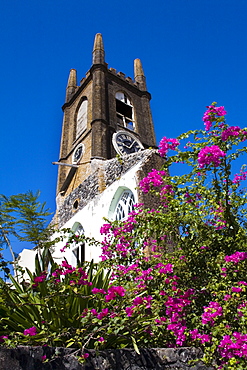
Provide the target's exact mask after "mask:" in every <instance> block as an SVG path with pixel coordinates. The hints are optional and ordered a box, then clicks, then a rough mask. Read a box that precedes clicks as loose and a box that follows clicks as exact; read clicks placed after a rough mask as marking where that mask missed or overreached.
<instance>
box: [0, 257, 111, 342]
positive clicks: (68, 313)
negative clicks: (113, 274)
mask: <svg viewBox="0 0 247 370" xmlns="http://www.w3.org/2000/svg"><path fill="white" fill-rule="evenodd" d="M47 254H48V256H47ZM47 258H49V273H47V272H46V271H44V270H43V267H44V265H45V264H46V262H47ZM45 261H46V262H45ZM84 268H85V272H86V275H87V279H85V280H84V281H83V283H84V282H86V284H85V285H83V284H81V285H79V284H77V283H78V280H79V278H78V276H81V274H80V271H81V270H82V268H79V267H78V268H77V269H74V270H73V272H72V273H70V274H67V275H66V274H65V275H64V276H63V278H62V279H61V280H60V279H59V278H58V274H57V273H56V271H57V272H59V271H61V267H59V266H58V265H57V264H56V263H55V262H54V261H53V259H52V256H51V254H50V253H49V251H48V252H47V251H44V252H43V254H42V255H41V256H39V255H37V257H36V270H35V273H34V274H32V273H31V272H30V271H28V273H29V276H30V282H29V283H27V281H22V282H21V283H19V282H18V281H17V280H16V279H15V278H14V277H12V276H11V275H10V280H11V283H6V282H4V281H3V280H2V279H0V290H1V292H2V294H1V304H0V317H1V324H0V335H6V334H8V335H9V337H10V338H11V340H7V343H11V344H12V345H13V344H15V345H16V344H19V343H22V344H32V345H39V344H48V345H51V346H63V345H65V346H75V347H78V346H81V343H82V342H81V339H80V338H81V336H84V335H85V334H84V332H85V331H86V328H85V327H84V325H83V322H82V320H81V314H82V312H83V311H87V310H89V309H90V308H93V307H96V308H97V309H100V308H101V303H100V302H99V304H98V306H97V305H95V302H93V299H92V298H93V296H92V293H91V290H92V288H95V287H96V288H99V289H107V288H108V285H109V278H110V272H108V273H105V272H104V270H103V269H102V268H100V267H99V266H98V265H97V264H94V263H93V262H91V263H87V264H85V266H84ZM64 271H66V270H64ZM42 273H43V275H42ZM40 275H41V276H44V279H38V280H37V277H39V276H40ZM53 275H54V276H53ZM72 279H73V283H71V281H72ZM37 281H38V283H37ZM89 281H90V284H87V282H89ZM32 327H36V328H37V331H38V334H37V335H35V336H29V335H24V334H23V333H24V330H25V329H28V328H32Z"/></svg>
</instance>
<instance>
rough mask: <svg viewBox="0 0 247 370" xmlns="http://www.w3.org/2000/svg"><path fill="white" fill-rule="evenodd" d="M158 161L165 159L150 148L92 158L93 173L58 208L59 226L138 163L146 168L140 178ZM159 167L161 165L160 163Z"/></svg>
mask: <svg viewBox="0 0 247 370" xmlns="http://www.w3.org/2000/svg"><path fill="white" fill-rule="evenodd" d="M157 161H158V162H159V164H161V163H160V162H161V161H163V159H162V158H161V157H160V156H159V155H158V154H157V153H156V150H149V149H147V150H143V151H141V152H138V153H134V154H129V155H127V156H123V157H122V158H121V159H118V158H113V159H110V160H97V159H94V160H92V162H91V167H92V174H91V175H89V176H88V178H87V179H86V180H85V181H83V182H82V183H81V184H80V185H79V186H78V187H77V188H76V189H75V190H73V191H72V192H71V193H70V194H69V195H68V196H67V197H66V198H65V200H64V203H63V205H61V207H60V208H59V210H58V223H59V227H62V226H63V225H64V224H65V223H66V222H67V221H68V220H69V219H70V218H71V217H72V216H73V215H74V214H75V213H76V212H78V211H79V210H81V209H82V208H84V207H85V205H86V204H88V203H89V202H90V201H91V200H93V199H94V198H95V197H96V196H97V195H99V194H100V193H102V192H103V190H104V189H105V188H107V187H108V186H110V185H111V184H112V183H113V182H114V181H116V180H118V179H119V178H120V177H121V176H122V175H123V174H125V173H126V172H127V171H128V170H129V169H130V168H132V167H133V166H135V165H136V164H138V163H140V167H141V168H144V170H142V171H140V174H138V180H139V177H140V176H141V175H142V176H145V175H146V174H147V172H148V171H151V170H152V168H156V167H157ZM158 167H160V166H159V165H158ZM140 179H141V177H140ZM76 201H77V202H78V204H77V208H76V209H75V207H74V206H73V205H74V203H75V202H76ZM145 201H146V202H147V203H148V205H149V203H150V202H151V200H149V201H147V199H145Z"/></svg>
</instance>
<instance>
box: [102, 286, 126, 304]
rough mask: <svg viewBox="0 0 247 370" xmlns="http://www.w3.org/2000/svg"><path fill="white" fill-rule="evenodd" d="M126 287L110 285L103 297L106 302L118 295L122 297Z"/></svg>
mask: <svg viewBox="0 0 247 370" xmlns="http://www.w3.org/2000/svg"><path fill="white" fill-rule="evenodd" d="M125 292H126V289H124V288H123V287H121V286H111V287H110V288H109V289H108V291H107V295H106V297H105V300H106V302H109V301H111V300H113V299H115V298H116V297H117V295H119V296H120V297H123V296H124V295H125Z"/></svg>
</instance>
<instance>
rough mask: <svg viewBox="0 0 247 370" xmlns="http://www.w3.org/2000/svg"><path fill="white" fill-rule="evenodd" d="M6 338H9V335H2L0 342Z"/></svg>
mask: <svg viewBox="0 0 247 370" xmlns="http://www.w3.org/2000/svg"><path fill="white" fill-rule="evenodd" d="M5 339H8V335H0V343H3V342H4V340H5Z"/></svg>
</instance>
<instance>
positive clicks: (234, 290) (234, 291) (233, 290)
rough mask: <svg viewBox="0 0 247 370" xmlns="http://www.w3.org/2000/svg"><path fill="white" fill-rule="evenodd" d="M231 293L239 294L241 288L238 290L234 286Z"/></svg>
mask: <svg viewBox="0 0 247 370" xmlns="http://www.w3.org/2000/svg"><path fill="white" fill-rule="evenodd" d="M232 292H233V293H240V292H242V288H239V287H235V286H233V287H232Z"/></svg>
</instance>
